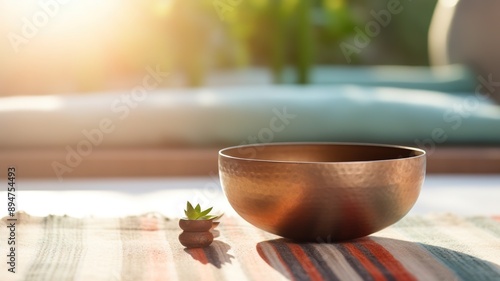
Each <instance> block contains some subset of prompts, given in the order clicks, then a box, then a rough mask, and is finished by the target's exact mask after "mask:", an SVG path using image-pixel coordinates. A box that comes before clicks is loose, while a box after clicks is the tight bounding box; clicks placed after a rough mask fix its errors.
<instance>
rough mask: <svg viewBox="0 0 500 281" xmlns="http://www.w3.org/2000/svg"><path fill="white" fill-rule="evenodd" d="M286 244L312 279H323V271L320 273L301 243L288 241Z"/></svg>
mask: <svg viewBox="0 0 500 281" xmlns="http://www.w3.org/2000/svg"><path fill="white" fill-rule="evenodd" d="M286 245H287V246H288V248H289V249H290V251H291V252H292V253H293V255H294V256H295V257H296V258H297V260H298V261H299V263H300V264H301V265H302V268H303V269H304V271H305V272H306V273H307V274H308V275H309V278H311V279H310V280H323V277H322V276H321V273H319V271H318V270H317V269H316V267H315V266H314V264H312V262H311V260H310V259H309V257H308V256H307V254H306V253H305V252H304V250H302V248H301V247H300V246H299V245H296V244H291V243H286Z"/></svg>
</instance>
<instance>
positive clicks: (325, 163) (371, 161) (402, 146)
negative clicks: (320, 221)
mask: <svg viewBox="0 0 500 281" xmlns="http://www.w3.org/2000/svg"><path fill="white" fill-rule="evenodd" d="M294 145H352V146H367V147H390V148H399V149H403V150H410V151H416V152H420V153H421V154H420V155H415V156H410V157H404V158H394V159H381V160H367V161H341V162H323V161H283V160H266V159H252V158H244V157H235V156H230V155H227V154H225V152H226V151H228V150H233V149H240V148H249V147H259V146H294ZM218 155H219V158H221V157H223V158H228V159H233V160H239V161H248V162H261V163H281V164H322V165H332V164H335V165H339V164H342V165H346V164H361V163H380V162H392V161H405V160H409V159H417V158H422V157H423V158H424V159H425V157H426V155H427V152H425V150H423V149H420V148H416V147H411V146H404V145H392V144H377V143H362V142H273V143H257V144H243V145H236V146H230V147H226V148H223V149H221V150H219V153H218Z"/></svg>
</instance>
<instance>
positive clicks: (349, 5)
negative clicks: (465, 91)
mask: <svg viewBox="0 0 500 281" xmlns="http://www.w3.org/2000/svg"><path fill="white" fill-rule="evenodd" d="M169 1H173V4H172V11H171V16H170V18H169V20H168V21H167V22H166V24H167V25H168V31H167V34H166V36H167V37H168V39H167V41H168V42H169V44H170V45H171V46H170V48H169V52H170V54H169V56H170V58H171V59H170V63H171V64H174V65H176V66H177V68H179V69H182V70H183V71H184V72H185V73H186V75H187V76H188V77H189V79H188V81H189V85H191V86H199V85H202V84H203V80H204V76H205V74H206V71H207V70H208V69H223V68H229V69H231V68H235V67H240V66H245V65H254V66H266V67H269V68H270V70H271V72H272V74H273V78H274V82H275V83H283V82H284V79H283V71H284V69H285V68H287V67H293V68H294V69H295V70H296V73H297V75H296V82H297V83H300V84H305V83H309V82H310V78H309V75H310V70H311V68H312V67H313V66H314V65H318V64H319V65H332V64H333V65H339V64H340V65H342V64H347V61H346V59H345V57H344V55H343V53H342V51H341V49H340V48H339V44H340V42H342V41H345V40H352V38H353V36H354V28H355V27H356V26H357V27H363V26H364V25H365V24H366V23H367V22H368V21H370V20H373V16H372V15H371V14H370V12H371V11H372V10H374V11H379V10H381V9H384V7H386V6H387V3H388V1H389V0H370V1H369V0H351V1H345V0H238V1H236V0H231V1H230V0H217V3H218V5H215V4H216V1H213V0H169ZM400 2H401V5H403V7H404V10H403V12H401V13H400V14H397V15H394V16H393V18H392V20H391V23H390V24H389V25H388V26H387V27H384V28H383V30H382V31H381V32H380V34H379V35H378V36H377V37H376V38H373V40H372V42H371V43H370V46H369V47H367V49H366V50H363V52H360V53H359V54H355V55H354V56H353V60H352V64H354V65H367V64H369V65H375V64H399V65H427V64H428V59H427V31H428V28H429V24H430V20H431V17H432V13H433V10H434V6H435V4H436V0H420V1H409V0H400ZM221 3H222V4H221ZM221 5H222V6H221ZM221 7H223V8H224V10H220V9H221ZM218 9H219V10H218ZM221 12H223V17H221ZM214 38H215V39H214Z"/></svg>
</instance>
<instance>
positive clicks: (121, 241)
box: [0, 213, 500, 281]
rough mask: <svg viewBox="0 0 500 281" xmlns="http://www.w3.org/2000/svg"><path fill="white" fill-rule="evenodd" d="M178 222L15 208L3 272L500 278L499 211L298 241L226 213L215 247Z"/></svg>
mask: <svg viewBox="0 0 500 281" xmlns="http://www.w3.org/2000/svg"><path fill="white" fill-rule="evenodd" d="M177 223H178V222H177V220H168V219H166V218H164V217H162V216H159V215H154V214H148V215H143V216H137V217H126V218H114V219H111V218H110V219H103V218H84V219H77V218H71V217H66V216H64V217H60V216H48V217H31V216H29V215H26V214H24V213H19V214H18V221H17V222H16V230H15V241H16V245H15V247H16V253H15V255H16V258H15V263H16V264H15V271H16V272H15V273H12V272H9V271H8V269H9V268H10V265H9V264H7V263H6V262H5V261H6V260H7V259H8V257H6V255H7V254H8V253H9V252H8V251H9V249H8V248H7V246H8V245H7V241H8V238H9V236H10V235H11V232H10V231H6V229H8V227H7V226H8V222H7V221H6V219H3V220H2V221H1V222H0V224H1V225H0V229H1V231H0V243H1V244H0V245H1V246H0V252H1V255H0V256H2V257H3V258H2V262H0V280H2V281H4V280H5V281H6V280H50V281H53V280H90V281H98V280H134V281H140V280H238V281H239V280H281V279H285V280H290V279H291V280H500V218H494V217H468V218H463V217H457V216H453V215H438V216H425V217H406V218H404V219H403V220H402V221H400V222H399V223H397V224H395V225H393V226H391V227H389V228H387V229H385V230H383V231H380V232H378V233H376V234H374V235H372V236H369V237H366V238H362V239H358V240H354V241H352V242H347V243H340V244H329V243H321V244H320V243H303V244H296V243H293V242H291V241H287V240H284V239H281V238H279V237H276V236H274V235H272V234H268V233H266V232H263V231H260V230H258V229H256V228H255V227H252V226H251V225H249V224H247V223H246V222H244V221H242V220H241V219H239V218H231V217H225V218H223V220H222V222H221V224H220V226H219V227H218V228H217V229H218V231H219V235H218V237H217V238H216V240H215V241H214V243H213V244H212V245H211V246H210V247H208V248H205V249H190V250H187V249H184V248H183V247H182V246H181V245H180V244H179V242H178V239H177V237H178V235H179V233H180V229H179V227H178V226H177ZM7 261H8V260H7Z"/></svg>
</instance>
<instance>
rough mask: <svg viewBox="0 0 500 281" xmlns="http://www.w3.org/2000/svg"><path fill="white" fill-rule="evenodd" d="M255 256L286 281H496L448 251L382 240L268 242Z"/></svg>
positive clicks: (487, 265)
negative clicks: (257, 255) (286, 280)
mask: <svg viewBox="0 0 500 281" xmlns="http://www.w3.org/2000/svg"><path fill="white" fill-rule="evenodd" d="M256 248H257V252H258V253H259V256H260V257H261V258H262V259H263V260H264V261H265V262H266V263H267V264H268V265H269V266H271V267H272V268H274V269H275V270H276V271H278V272H279V273H281V274H282V275H283V276H284V277H285V278H287V279H289V280H360V279H361V280H500V266H499V265H497V264H494V263H492V262H489V261H485V260H482V259H479V258H477V257H474V256H471V255H468V254H465V253H461V252H457V251H454V250H450V249H446V248H442V247H437V246H432V245H428V244H423V243H414V242H408V241H402V240H397V239H390V238H383V237H376V236H370V237H364V238H360V239H356V240H351V241H347V242H343V243H295V242H293V241H291V240H287V239H283V238H280V239H274V240H268V241H263V242H259V243H257V245H256Z"/></svg>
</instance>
